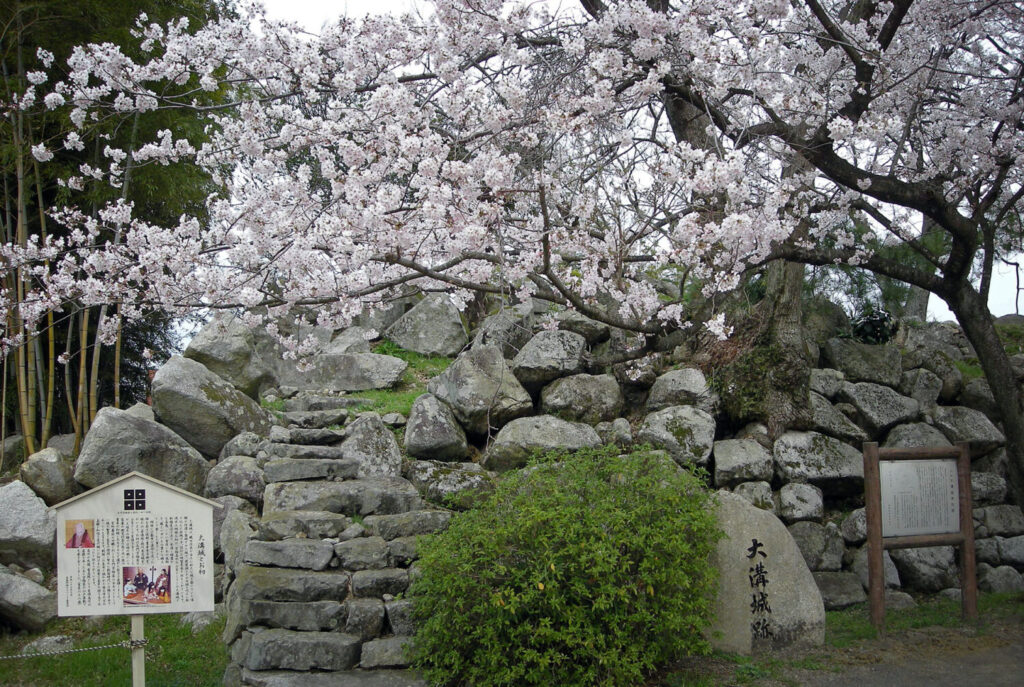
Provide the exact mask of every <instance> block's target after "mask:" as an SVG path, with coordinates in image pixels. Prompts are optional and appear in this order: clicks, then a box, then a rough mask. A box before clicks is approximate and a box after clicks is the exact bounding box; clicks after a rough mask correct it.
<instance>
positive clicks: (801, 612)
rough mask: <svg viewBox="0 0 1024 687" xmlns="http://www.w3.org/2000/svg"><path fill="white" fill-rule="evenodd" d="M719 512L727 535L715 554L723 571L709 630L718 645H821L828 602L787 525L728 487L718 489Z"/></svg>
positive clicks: (746, 648) (747, 649) (746, 649)
mask: <svg viewBox="0 0 1024 687" xmlns="http://www.w3.org/2000/svg"><path fill="white" fill-rule="evenodd" d="M717 515H718V524H719V527H721V528H722V532H723V534H724V537H723V538H722V539H721V541H719V542H718V545H717V547H716V550H715V553H714V554H713V555H712V564H713V565H714V566H715V567H716V568H717V569H718V571H719V582H718V585H719V587H718V595H717V597H716V598H715V606H714V610H715V613H714V617H715V620H714V622H713V623H712V625H711V627H710V628H709V630H708V636H709V638H710V641H711V644H712V646H714V647H715V648H716V649H718V650H721V651H730V652H735V653H740V654H750V653H753V652H758V651H765V650H770V649H775V648H780V647H784V646H791V645H795V646H820V645H821V644H822V642H824V640H825V606H824V604H823V602H822V599H821V594H819V593H818V588H817V586H816V585H815V583H814V578H813V577H812V576H811V572H810V570H808V568H807V564H806V563H805V562H804V558H803V555H802V554H801V553H800V549H799V548H798V547H797V545H796V542H795V541H793V537H792V535H790V533H789V531H788V530H787V529H786V527H785V526H784V525H783V524H782V523H781V522H780V521H779V519H778V518H776V517H775V516H774V515H772V514H771V513H770V512H768V511H766V510H761V509H759V508H756V507H754V506H753V505H751V504H750V502H749V501H747V500H746V499H744V498H743V497H741V496H737V495H735V494H729V493H727V492H719V493H718V507H717ZM761 594H764V597H763V599H762V598H761ZM752 598H753V601H754V602H755V607H754V608H752V604H751V601H752ZM759 599H760V600H762V601H763V602H764V603H763V604H758V601H759Z"/></svg>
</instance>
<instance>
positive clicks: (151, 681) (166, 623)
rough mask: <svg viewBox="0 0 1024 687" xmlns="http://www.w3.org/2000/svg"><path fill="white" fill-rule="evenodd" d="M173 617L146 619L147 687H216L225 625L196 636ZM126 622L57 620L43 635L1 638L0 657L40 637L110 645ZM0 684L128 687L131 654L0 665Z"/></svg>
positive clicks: (122, 636)
mask: <svg viewBox="0 0 1024 687" xmlns="http://www.w3.org/2000/svg"><path fill="white" fill-rule="evenodd" d="M180 618H181V616H179V615H177V614H166V615H150V616H148V617H147V618H146V639H148V640H149V644H148V645H147V646H146V684H147V685H148V686H149V687H218V686H219V685H221V684H222V681H223V678H224V669H225V668H226V667H227V664H228V650H227V647H226V646H225V645H224V643H223V642H221V639H220V633H221V631H222V630H223V629H224V620H223V619H221V620H218V621H217V622H215V623H212V624H211V625H210V626H209V627H206V628H205V629H203V630H202V631H201V632H199V633H198V634H196V635H193V634H192V628H191V626H184V627H183V626H181V625H179V622H180ZM130 624H131V620H130V619H129V618H128V617H127V616H110V617H107V618H104V619H103V620H101V621H99V624H96V622H94V621H90V620H87V619H85V618H59V619H58V620H56V621H54V622H53V623H51V624H50V626H49V627H48V628H47V630H46V632H45V633H42V634H38V635H37V634H26V633H18V634H0V656H10V655H12V654H17V653H19V652H20V651H21V649H22V647H24V646H25V645H26V644H28V643H29V642H31V641H33V640H35V639H38V638H39V637H42V636H44V634H45V635H50V636H53V635H68V636H70V637H73V638H74V640H75V644H74V648H83V647H89V646H102V645H105V644H115V643H117V642H122V641H125V640H127V639H128V637H129V633H130ZM0 665H2V666H3V670H2V671H0V675H2V678H0V682H2V683H3V684H5V685H33V686H35V687H47V686H48V685H53V686H54V687H58V686H59V687H63V686H64V685H69V684H74V685H76V686H80V687H106V686H107V685H128V684H131V673H132V669H131V652H130V651H129V650H128V649H123V648H119V647H118V648H114V649H103V650H99V651H87V652H83V653H75V654H59V655H57V656H39V657H34V658H23V659H20V658H19V659H13V660H5V661H3V663H2V664H0Z"/></svg>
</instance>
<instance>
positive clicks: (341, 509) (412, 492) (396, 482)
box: [263, 477, 422, 515]
mask: <svg viewBox="0 0 1024 687" xmlns="http://www.w3.org/2000/svg"><path fill="white" fill-rule="evenodd" d="M421 503H422V500H421V498H420V495H419V493H418V492H417V491H416V488H415V487H414V486H413V485H412V484H410V483H409V482H408V481H407V480H404V479H401V478H397V477H378V478H367V479H357V480H348V481H345V482H278V483H275V484H268V485H267V488H266V491H264V492H263V512H264V513H272V512H274V511H285V510H322V511H329V512H331V513H342V514H344V515H370V514H374V513H404V512H405V511H409V510H414V509H416V508H419V507H420V504H421Z"/></svg>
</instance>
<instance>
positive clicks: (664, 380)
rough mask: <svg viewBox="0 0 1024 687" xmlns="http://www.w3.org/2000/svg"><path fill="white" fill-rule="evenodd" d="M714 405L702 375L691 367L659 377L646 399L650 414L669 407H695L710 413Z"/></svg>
mask: <svg viewBox="0 0 1024 687" xmlns="http://www.w3.org/2000/svg"><path fill="white" fill-rule="evenodd" d="M715 405H716V399H715V397H714V394H713V393H712V392H711V389H710V388H708V382H707V379H705V377H704V373H703V372H701V371H700V370H698V369H696V368H693V367H684V368H682V369H679V370H669V371H668V372H666V373H664V374H662V375H660V376H659V377H658V378H657V379H656V380H654V384H653V385H652V386H651V392H650V395H648V397H647V410H648V411H650V412H653V411H655V410H661V409H663V408H668V407H669V406H697V407H698V408H700V409H701V410H703V411H704V412H707V413H711V412H714V409H715Z"/></svg>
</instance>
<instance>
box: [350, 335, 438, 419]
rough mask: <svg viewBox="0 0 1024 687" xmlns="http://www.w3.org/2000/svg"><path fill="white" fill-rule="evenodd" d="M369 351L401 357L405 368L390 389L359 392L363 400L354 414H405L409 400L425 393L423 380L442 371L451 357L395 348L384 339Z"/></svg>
mask: <svg viewBox="0 0 1024 687" xmlns="http://www.w3.org/2000/svg"><path fill="white" fill-rule="evenodd" d="M372 350H373V352H374V353H379V354H381V355H390V356H393V357H395V358H399V359H400V360H404V361H405V362H407V363H408V364H409V367H408V368H407V369H406V371H405V373H404V374H403V375H402V379H401V380H400V381H399V382H398V384H397V385H395V387H394V388H393V389H373V390H370V391H360V392H359V397H360V398H365V399H366V401H367V402H366V403H363V404H362V405H359V406H356V407H355V408H354V409H353V412H354V413H365V412H368V411H373V412H375V413H380V414H381V415H386V414H387V413H401V414H402V415H406V416H408V415H409V411H410V410H411V409H412V403H413V401H415V400H416V399H417V398H418V397H419V396H421V395H423V394H425V393H426V392H427V381H429V380H430V379H431V378H433V377H436V376H437V375H439V374H441V373H442V372H444V371H445V370H446V369H448V366H449V365H451V363H452V359H451V358H440V357H430V356H425V355H420V354H419V353H414V352H412V351H407V350H405V349H404V348H399V347H398V345H396V344H395V343H394V342H392V341H388V340H387V339H384V340H382V341H381V342H380V343H378V344H376V345H375V346H374V347H373V349H372Z"/></svg>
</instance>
